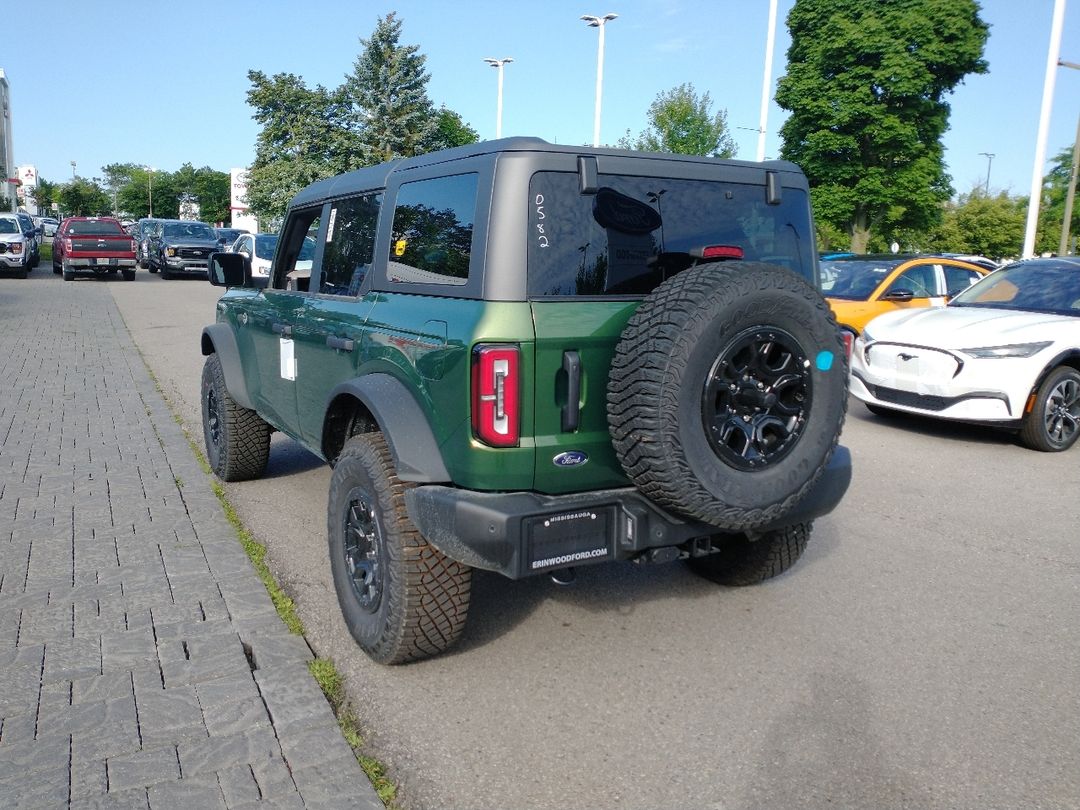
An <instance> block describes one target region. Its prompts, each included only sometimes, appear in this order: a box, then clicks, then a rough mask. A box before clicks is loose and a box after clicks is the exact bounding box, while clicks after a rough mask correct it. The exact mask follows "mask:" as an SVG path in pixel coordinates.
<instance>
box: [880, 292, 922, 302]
mask: <svg viewBox="0 0 1080 810" xmlns="http://www.w3.org/2000/svg"><path fill="white" fill-rule="evenodd" d="M914 297H915V293H913V292H912V291H911V290H905V289H896V290H889V291H888V292H887V293H885V295H883V296H881V299H882V300H883V301H897V302H903V301H910V300H911V299H912V298H914Z"/></svg>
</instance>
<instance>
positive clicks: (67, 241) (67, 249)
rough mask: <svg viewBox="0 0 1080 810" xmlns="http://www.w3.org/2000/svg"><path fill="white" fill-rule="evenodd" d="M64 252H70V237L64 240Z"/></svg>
mask: <svg viewBox="0 0 1080 810" xmlns="http://www.w3.org/2000/svg"><path fill="white" fill-rule="evenodd" d="M64 253H71V239H70V238H68V239H65V240H64Z"/></svg>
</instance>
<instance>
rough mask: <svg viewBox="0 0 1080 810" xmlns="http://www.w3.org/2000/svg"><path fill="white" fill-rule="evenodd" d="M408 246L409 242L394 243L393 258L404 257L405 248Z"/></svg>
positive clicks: (399, 240)
mask: <svg viewBox="0 0 1080 810" xmlns="http://www.w3.org/2000/svg"><path fill="white" fill-rule="evenodd" d="M408 244H409V242H408V240H406V239H398V240H397V241H396V242H394V255H395V256H404V255H405V247H406V246H407V245H408Z"/></svg>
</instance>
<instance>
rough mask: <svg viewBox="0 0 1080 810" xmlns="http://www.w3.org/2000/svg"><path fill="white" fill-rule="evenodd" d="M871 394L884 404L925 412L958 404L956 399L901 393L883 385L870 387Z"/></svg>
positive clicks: (910, 392) (908, 392) (907, 392)
mask: <svg viewBox="0 0 1080 810" xmlns="http://www.w3.org/2000/svg"><path fill="white" fill-rule="evenodd" d="M866 387H867V388H869V389H870V393H871V394H873V395H874V397H875V398H877V399H880V400H881V401H882V402H891V403H892V404H894V405H905V406H907V407H909V408H922V409H923V410H925V411H943V410H945V409H946V408H948V407H949V406H950V405H952V404H954V403H955V402H957V399H956V398H955V397H938V396H934V395H932V394H916V393H914V392H912V391H899V390H897V389H896V388H886V387H885V386H883V385H868V386H866Z"/></svg>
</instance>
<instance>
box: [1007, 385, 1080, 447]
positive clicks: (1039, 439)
mask: <svg viewBox="0 0 1080 810" xmlns="http://www.w3.org/2000/svg"><path fill="white" fill-rule="evenodd" d="M1078 436H1080V372H1078V371H1077V370H1076V369H1074V368H1071V367H1070V366H1058V367H1057V368H1055V369H1054V370H1053V371H1051V372H1050V373H1049V374H1048V375H1047V376H1046V379H1045V380H1043V382H1042V385H1040V386H1039V392H1038V393H1037V394H1036V395H1035V404H1034V405H1033V406H1032V408H1031V413H1029V414H1028V415H1027V416H1025V417H1024V422H1023V425H1022V426H1021V428H1020V441H1022V442H1023V443H1024V444H1025V445H1026V446H1027V447H1030V448H1031V449H1032V450H1040V451H1042V452H1044V453H1058V452H1061V451H1062V450H1068V449H1069V448H1070V447H1072V446H1073V444H1075V443H1076V439H1077V437H1078Z"/></svg>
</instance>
